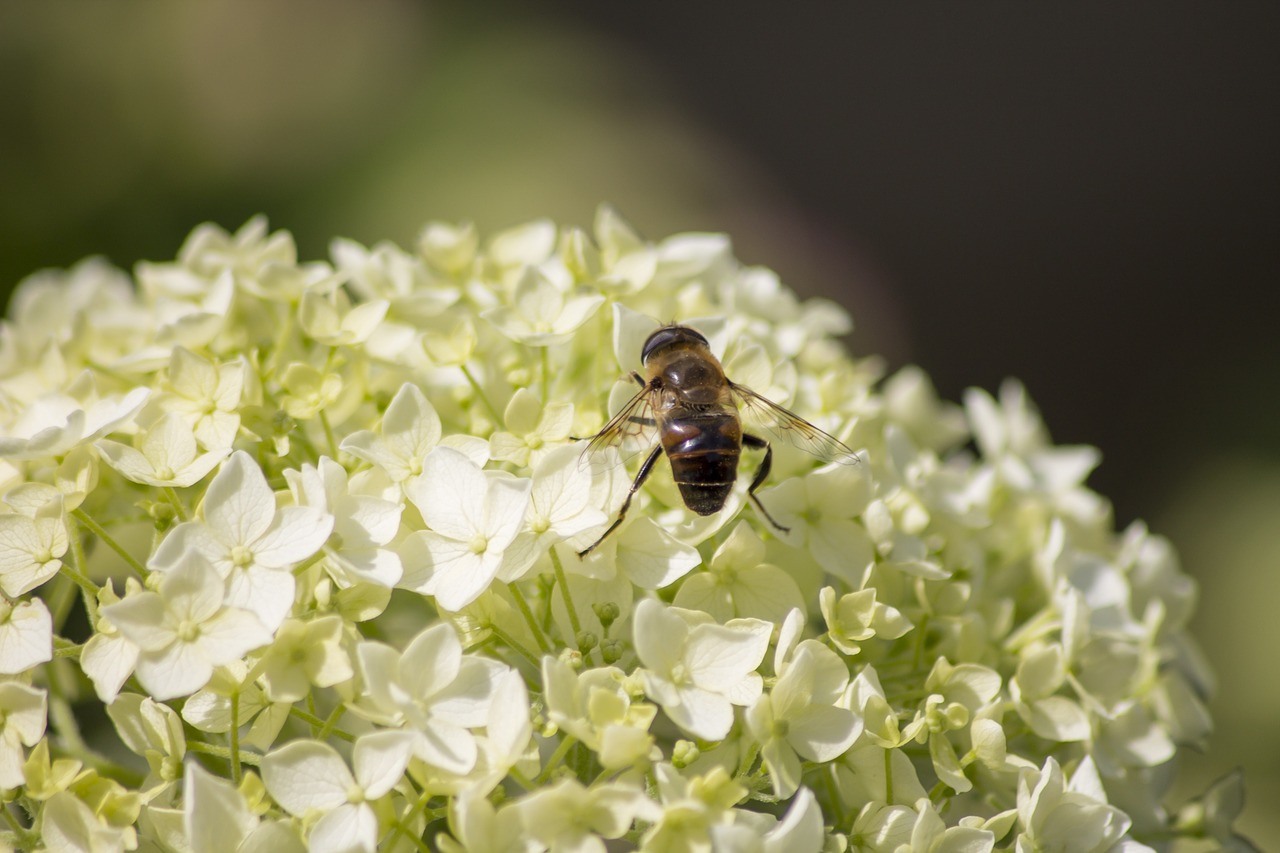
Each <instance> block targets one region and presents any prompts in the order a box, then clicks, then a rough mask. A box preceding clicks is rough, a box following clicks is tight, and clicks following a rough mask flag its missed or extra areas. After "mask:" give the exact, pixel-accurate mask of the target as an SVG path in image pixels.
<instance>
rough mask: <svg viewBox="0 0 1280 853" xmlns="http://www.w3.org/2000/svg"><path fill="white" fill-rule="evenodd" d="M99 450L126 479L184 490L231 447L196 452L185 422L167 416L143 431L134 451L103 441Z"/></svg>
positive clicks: (193, 436)
mask: <svg viewBox="0 0 1280 853" xmlns="http://www.w3.org/2000/svg"><path fill="white" fill-rule="evenodd" d="M96 446H97V448H98V451H99V452H100V453H101V454H102V458H103V459H105V460H106V462H107V464H108V465H110V466H111V467H112V468H115V469H116V470H117V471H119V472H120V473H121V474H122V475H124V476H125V477H126V478H127V479H129V480H132V481H133V482H135V483H142V484H144V485H147V486H168V487H178V488H183V487H186V486H190V485H191V484H193V483H196V482H198V481H200V480H203V479H204V477H205V475H206V474H208V473H209V472H210V471H212V470H213V469H214V467H215V466H216V465H217V464H218V463H219V462H221V461H222V460H223V458H224V457H225V456H226V455H227V454H228V453H230V452H231V448H230V447H223V448H221V449H219V450H210V451H206V452H205V453H199V452H198V450H199V449H198V448H197V446H196V436H195V433H193V432H192V431H191V427H189V426H187V423H186V421H185V419H183V417H182V416H181V415H178V414H176V413H170V414H167V415H165V416H163V417H162V418H160V420H158V421H156V422H155V423H154V424H152V425H151V426H150V427H149V428H148V429H146V430H144V431H143V433H142V435H141V437H140V440H139V442H138V447H137V449H134V448H132V447H130V446H129V445H127V444H121V443H120V442H118V441H111V440H109V439H105V438H104V439H102V440H100V441H99V442H98V443H97V445H96Z"/></svg>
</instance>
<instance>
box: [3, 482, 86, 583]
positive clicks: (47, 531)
mask: <svg viewBox="0 0 1280 853" xmlns="http://www.w3.org/2000/svg"><path fill="white" fill-rule="evenodd" d="M33 485H34V484H33ZM24 488H26V487H23V486H19V487H18V489H24ZM18 489H15V490H14V491H15V492H16V491H18ZM29 491H33V492H35V493H36V494H37V495H38V498H39V499H38V501H37V502H35V504H34V505H31V504H26V505H23V506H20V507H15V508H18V509H19V510H20V511H19V512H12V513H10V512H6V513H0V589H2V590H4V594H5V595H7V596H9V597H10V598H17V597H18V596H20V595H25V594H26V593H28V592H30V591H31V590H33V589H35V588H36V587H38V586H40V585H41V584H43V583H44V582H45V581H47V580H49V578H51V577H53V576H54V575H56V574H57V573H58V569H60V568H62V557H63V555H65V554H66V553H67V548H68V547H69V544H70V543H69V541H68V539H67V525H66V520H65V517H64V516H63V500H62V495H61V494H59V493H58V492H57V491H56V490H54V489H50V488H47V487H45V488H38V489H34V490H29ZM5 500H6V503H8V504H9V505H10V506H14V494H13V493H12V492H11V493H9V494H7V495H5Z"/></svg>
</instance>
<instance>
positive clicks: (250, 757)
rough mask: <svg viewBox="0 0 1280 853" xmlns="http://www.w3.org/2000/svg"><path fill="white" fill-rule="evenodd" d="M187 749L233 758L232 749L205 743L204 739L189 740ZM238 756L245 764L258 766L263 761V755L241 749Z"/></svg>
mask: <svg viewBox="0 0 1280 853" xmlns="http://www.w3.org/2000/svg"><path fill="white" fill-rule="evenodd" d="M187 749H188V750H189V751H191V752H199V753H201V754H202V755H212V756H213V757H215V758H221V759H222V760H223V761H230V760H231V750H229V749H227V748H226V747H225V746H218V745H217V744H216V743H205V742H204V741H202V740H188V741H187ZM236 758H237V760H238V761H240V762H241V763H243V764H251V765H253V766H254V767H257V766H258V765H259V764H260V763H262V756H261V755H258V754H256V753H253V752H245V751H244V750H240V751H239V752H238V753H237V754H236Z"/></svg>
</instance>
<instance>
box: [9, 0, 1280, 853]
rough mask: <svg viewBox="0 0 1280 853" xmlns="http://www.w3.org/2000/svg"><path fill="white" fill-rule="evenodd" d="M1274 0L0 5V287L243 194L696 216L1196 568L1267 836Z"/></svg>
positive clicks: (277, 216) (340, 205)
mask: <svg viewBox="0 0 1280 853" xmlns="http://www.w3.org/2000/svg"><path fill="white" fill-rule="evenodd" d="M1277 45H1280V5H1277V4H1207V3H1192V2H1181V0H1163V1H1162V2H1150V1H1149V0H1140V1H1139V2H1129V3H1124V4H1113V3H1091V2H1085V3H1073V4H1070V5H1069V6H1068V5H1065V4H1064V5H1059V4H1017V3H965V4H959V3H936V4H871V3H867V4H862V3H841V4H836V3H811V4H781V3H779V4H773V5H764V4H759V5H752V4H745V5H737V4H735V5H732V6H731V5H729V4H683V3H674V2H649V3H643V4H640V3H635V4H627V3H599V2H589V0H574V1H573V2H571V1H570V0H546V2H542V3H538V4H529V3H520V2H515V0H510V1H509V2H492V1H491V2H488V3H484V4H469V3H466V2H464V0H453V2H437V3H430V4H424V3H419V2H410V0H362V2H360V3H351V2H347V0H270V1H269V2H262V0H258V2H252V1H251V0H234V2H218V3H190V4H161V3H158V2H140V1H139V2H133V1H132V0H118V2H114V3H111V4H73V3H47V4H34V3H31V4H17V3H12V4H4V5H3V6H0V289H2V290H3V292H4V294H6V295H7V291H8V289H9V288H10V287H12V285H13V284H15V283H16V282H17V281H19V280H20V279H21V278H22V277H23V276H25V275H26V274H28V273H30V272H31V271H33V270H35V269H38V268H41V267H48V266H66V265H69V264H71V263H73V262H75V261H76V260H78V259H80V258H81V257H84V256H86V255H89V254H104V255H106V256H107V257H109V258H110V259H111V260H112V261H114V262H116V263H117V264H120V265H122V266H124V267H126V268H128V267H130V266H131V265H132V264H133V263H134V262H135V261H137V260H139V259H166V258H171V257H173V255H174V254H175V253H176V251H177V248H178V246H179V244H180V243H181V241H182V239H183V237H184V236H185V235H186V233H187V232H188V231H189V230H190V229H191V228H192V227H193V226H194V225H196V224H197V223H199V222H202V221H205V220H213V221H216V222H219V223H221V224H222V225H224V226H225V227H228V228H235V227H238V226H239V225H240V224H241V223H242V222H243V221H244V220H245V219H247V218H248V217H249V216H251V215H252V214H254V213H258V212H265V213H267V214H268V215H269V216H270V219H271V222H272V224H273V225H274V226H277V227H285V228H288V229H290V230H292V231H293V232H294V234H295V235H296V237H297V240H298V243H299V246H300V249H301V252H302V255H303V256H304V257H307V258H318V257H323V256H324V255H325V253H326V248H327V245H328V241H329V239H330V238H331V237H333V236H335V235H343V236H348V237H352V238H355V239H358V240H362V241H366V242H371V241H374V240H378V239H382V238H392V239H394V240H396V241H397V242H400V243H401V244H404V245H407V244H409V243H411V242H412V240H413V238H414V236H415V235H416V232H417V230H418V228H419V227H420V226H421V224H422V223H424V222H425V221H426V220H428V219H446V220H472V221H475V222H477V223H478V224H479V225H480V226H481V227H482V229H486V230H488V229H494V228H499V227H503V226H506V225H511V224H515V223H517V222H521V221H524V220H527V219H530V218H534V217H537V216H544V215H545V216H550V217H553V218H555V219H557V220H559V221H564V222H570V223H578V224H582V225H588V224H589V223H590V221H591V217H592V213H593V210H594V208H595V206H596V205H597V203H599V202H601V201H609V202H611V203H613V204H614V205H615V206H617V207H618V208H619V209H620V211H621V212H622V213H623V214H624V216H626V217H628V218H629V219H630V220H631V221H632V222H633V223H634V224H635V225H636V226H637V227H638V228H639V229H640V230H641V231H642V232H644V233H646V234H647V235H649V236H651V237H661V236H664V235H666V234H669V233H672V232H675V231H680V230H716V231H721V230H723V231H727V232H729V233H730V234H732V235H733V237H734V240H735V244H736V246H737V250H738V254H739V256H740V257H741V258H743V259H744V260H746V261H748V262H753V263H762V264H765V265H768V266H771V267H773V268H775V269H777V270H778V271H779V272H780V273H781V274H782V276H783V279H784V281H786V282H788V283H789V284H790V285H791V286H792V287H794V288H795V289H796V290H798V291H800V292H801V293H802V294H806V295H819V294H820V295H826V296H829V297H831V298H834V299H836V300H838V301H840V302H841V303H843V304H844V305H845V306H847V307H848V308H849V309H850V310H851V311H852V312H853V313H854V316H855V319H856V322H857V329H856V331H855V332H854V334H853V336H852V338H851V341H850V346H851V348H852V349H853V350H854V351H855V352H856V353H858V354H871V353H880V354H883V355H884V356H885V358H886V359H887V361H888V363H889V364H890V365H891V366H894V367H896V366H900V365H902V364H906V363H909V362H915V363H918V364H920V365H922V366H923V367H925V368H926V369H927V370H928V371H929V372H930V374H931V375H932V376H933V378H934V380H935V382H936V383H937V385H938V388H939V390H940V391H941V392H942V393H943V395H945V396H946V397H949V398H952V399H956V398H958V397H959V395H960V394H961V393H962V391H963V389H964V388H966V387H968V386H970V385H979V386H983V387H986V388H989V389H994V388H995V387H997V386H998V384H999V382H1000V380H1001V379H1003V378H1004V377H1006V376H1010V375H1013V376H1017V377H1019V378H1021V379H1022V380H1023V381H1024V382H1025V383H1026V384H1027V386H1028V387H1029V389H1030V391H1031V393H1032V396H1033V397H1034V399H1035V400H1036V401H1037V402H1038V404H1039V406H1040V407H1041V409H1042V411H1043V413H1044V416H1045V419H1046V421H1047V423H1048V424H1049V426H1050V428H1051V430H1052V431H1053V434H1054V437H1055V439H1056V440H1058V441H1059V442H1063V443H1088V444H1093V445H1096V446H1098V447H1100V448H1102V450H1103V453H1104V460H1105V461H1104V463H1103V465H1102V467H1101V468H1100V469H1099V470H1098V471H1097V472H1096V474H1095V475H1094V476H1093V478H1092V480H1091V483H1092V485H1093V486H1094V487H1095V488H1097V489H1098V490H1099V491H1101V492H1102V493H1103V494H1106V495H1108V496H1109V497H1111V498H1112V500H1113V501H1114V505H1115V511H1116V517H1117V520H1118V522H1119V523H1120V524H1121V525H1123V524H1127V523H1128V522H1130V521H1132V520H1134V519H1135V518H1143V519H1146V520H1147V521H1148V522H1149V523H1150V525H1151V526H1152V527H1153V528H1154V529H1155V530H1157V531H1159V532H1162V533H1165V534H1166V535H1168V536H1169V537H1170V538H1171V539H1172V540H1173V541H1174V542H1175V543H1176V544H1177V546H1178V548H1179V549H1180V551H1181V554H1182V557H1183V561H1184V563H1185V566H1186V568H1187V569H1188V570H1189V571H1190V572H1191V573H1192V574H1194V575H1195V576H1196V577H1197V578H1198V579H1199V581H1200V584H1201V591H1202V601H1201V605H1200V610H1199V615H1198V617H1197V630H1198V636H1199V637H1200V639H1201V640H1202V642H1203V644H1204V646H1205V649H1206V651H1207V653H1208V655H1209V657H1210V659H1211V661H1212V662H1213V664H1214V666H1215V667H1216V669H1217V672H1218V675H1219V678H1220V685H1219V687H1220V690H1219V693H1218V696H1217V698H1216V700H1215V701H1214V703H1213V712H1214V717H1215V720H1216V723H1217V732H1216V733H1215V735H1214V736H1213V739H1212V742H1211V744H1210V749H1209V750H1208V752H1207V753H1206V754H1203V755H1192V756H1190V757H1189V760H1188V761H1187V762H1186V768H1187V773H1186V774H1185V778H1184V779H1183V780H1182V781H1181V782H1180V783H1179V785H1178V788H1177V793H1186V792H1189V791H1192V790H1197V789H1199V788H1201V787H1203V785H1204V784H1206V783H1207V782H1208V781H1209V780H1210V779H1212V778H1214V777H1216V776H1218V775H1220V774H1222V773H1225V772H1227V771H1228V770H1230V769H1232V768H1233V767H1236V766H1238V765H1243V766H1244V768H1245V771H1246V778H1247V784H1248V791H1249V796H1250V799H1249V802H1248V805H1247V806H1246V810H1245V817H1244V820H1243V822H1242V827H1243V828H1244V829H1245V830H1246V831H1247V832H1248V833H1250V834H1251V835H1252V836H1253V837H1254V839H1255V840H1256V841H1257V842H1258V843H1259V844H1261V845H1262V846H1263V847H1264V848H1270V847H1271V846H1272V845H1280V810H1278V809H1276V808H1275V805H1276V804H1277V803H1280V618H1277V616H1276V613H1277V609H1278V608H1280V441H1278V439H1280V336H1278V335H1277V325H1278V322H1277V321H1278V320H1280V316H1278V314H1280V312H1277V307H1276V304H1275V303H1276V300H1275V297H1274V293H1275V290H1276V286H1277V284H1280V49H1277Z"/></svg>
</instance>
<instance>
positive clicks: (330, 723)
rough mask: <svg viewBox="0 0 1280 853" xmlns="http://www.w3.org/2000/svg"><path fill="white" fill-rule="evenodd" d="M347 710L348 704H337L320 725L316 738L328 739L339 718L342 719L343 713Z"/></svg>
mask: <svg viewBox="0 0 1280 853" xmlns="http://www.w3.org/2000/svg"><path fill="white" fill-rule="evenodd" d="M346 712H347V706H346V705H343V704H341V703H340V704H338V705H335V706H334V708H333V710H332V711H330V712H329V716H328V717H326V718H325V721H324V725H323V726H321V727H320V731H319V732H318V733H317V734H316V740H327V739H328V738H329V734H330V733H331V732H332V731H333V730H334V729H335V728H336V727H337V725H338V720H341V719H342V715H343V714H345V713H346Z"/></svg>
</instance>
